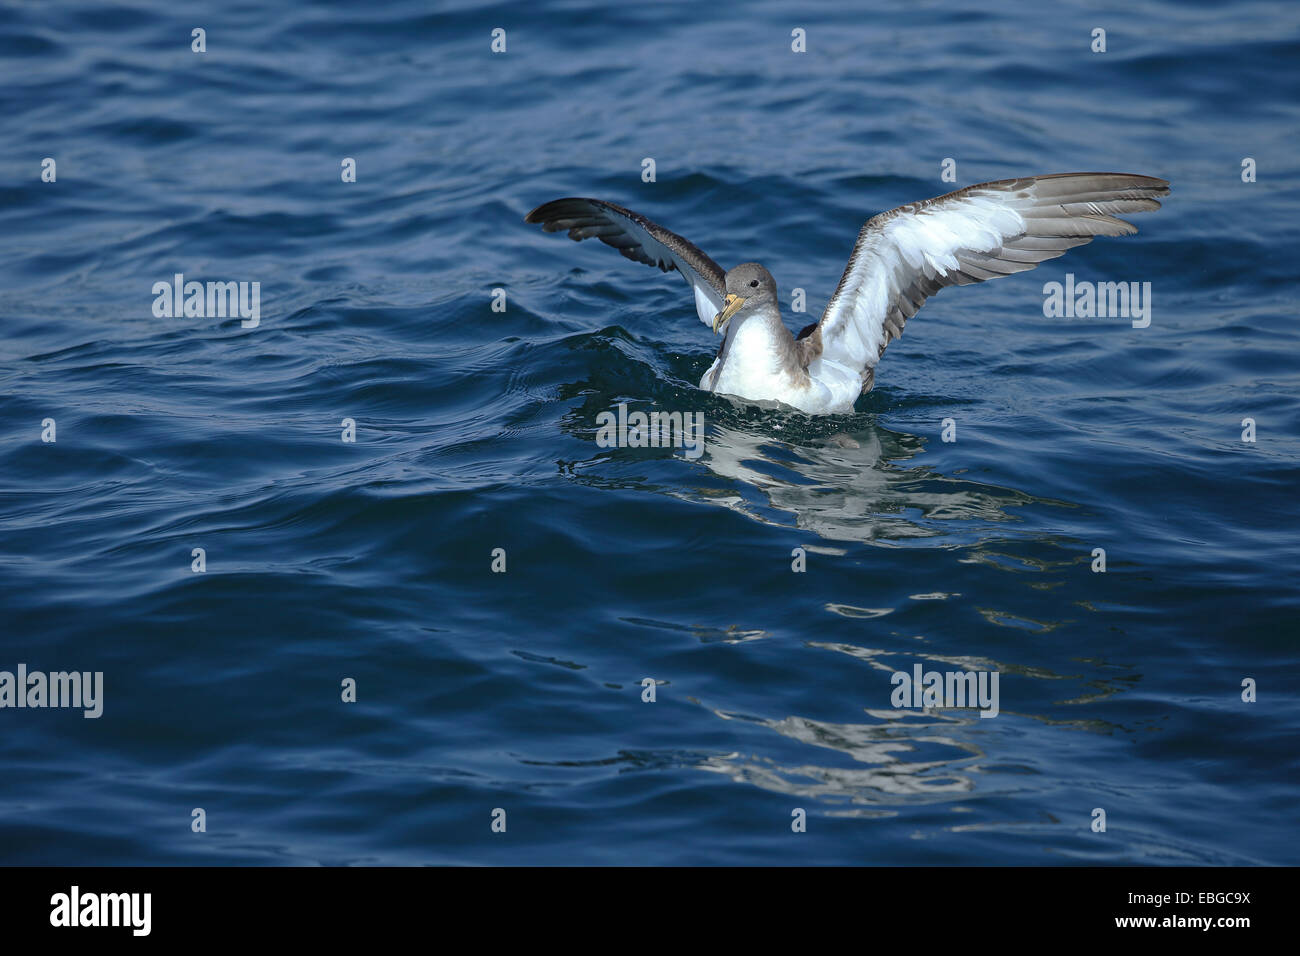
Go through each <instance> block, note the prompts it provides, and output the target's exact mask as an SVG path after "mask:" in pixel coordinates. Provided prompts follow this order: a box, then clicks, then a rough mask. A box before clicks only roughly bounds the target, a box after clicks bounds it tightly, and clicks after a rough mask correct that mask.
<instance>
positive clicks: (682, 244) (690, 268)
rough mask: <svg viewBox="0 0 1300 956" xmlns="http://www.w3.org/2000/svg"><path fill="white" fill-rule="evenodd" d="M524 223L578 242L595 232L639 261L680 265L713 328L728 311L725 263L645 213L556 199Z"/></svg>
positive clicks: (666, 267)
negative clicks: (717, 318)
mask: <svg viewBox="0 0 1300 956" xmlns="http://www.w3.org/2000/svg"><path fill="white" fill-rule="evenodd" d="M524 222H540V223H541V224H542V229H543V230H545V231H546V232H559V231H560V230H561V229H567V230H568V231H569V238H570V239H573V240H574V241H575V242H580V241H581V240H583V239H590V238H591V237H592V236H595V237H596V238H597V239H599V240H600V241H601V242H603V243H605V245H607V246H613V247H614V248H615V249H617V250H618V251H619V252H621V253H623V255H625V256H627V258H629V259H632V260H634V261H636V262H644V263H645V264H646V265H650V266H658V267H659V268H660V269H662V270H663V271H664V272H670V271H672V270H673V269H676V270H677V271H678V272H680V273H681V274H682V277H683V278H685V279H686V281H687V282H688V283H689V284H690V286H691V288H692V289H693V290H694V292H695V311H696V312H697V313H698V314H699V316H700V321H701V322H703V323H704V324H705V325H707V326H709V327H710V328H712V327H713V317H714V316H715V315H717V314H718V312H720V311H722V300H723V299H725V298H726V295H727V293H726V280H725V278H724V275H725V273H724V272H723V270H722V267H721V266H719V265H718V264H717V263H716V262H714V261H713V260H712V259H710V258H709V257H708V256H707V255H705V254H704V253H703V252H702V251H701V250H700V249H699V248H698V247H697V246H696V245H695V244H694V243H692V242H690V241H689V240H687V239H683V238H682V237H681V236H679V235H677V233H675V232H670V231H668V230H667V229H665V228H664V227H663V226H661V225H659V224H658V223H655V222H651V221H650V220H649V219H647V218H646V217H645V216H643V215H641V214H640V213H636V212H633V211H632V210H631V209H624V208H623V207H622V206H616V205H614V204H613V203H612V202H604V201H603V200H600V199H576V198H574V199H555V200H552V201H551V202H548V203H546V204H544V205H541V206H538V207H537V208H536V209H534V210H533V211H532V212H530V213H529V214H528V215H527V216H525V217H524Z"/></svg>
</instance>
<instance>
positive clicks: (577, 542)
mask: <svg viewBox="0 0 1300 956" xmlns="http://www.w3.org/2000/svg"><path fill="white" fill-rule="evenodd" d="M0 14H2V15H0V76H2V78H3V82H2V83H0V107H2V108H3V116H4V119H3V122H2V126H3V131H4V136H3V143H4V149H3V150H2V151H0V225H2V227H3V228H0V329H2V332H0V439H2V441H0V670H6V671H11V672H12V671H14V670H15V668H16V667H17V666H18V665H19V664H23V665H25V666H26V668H27V669H28V670H29V671H42V672H54V671H66V670H76V671H87V672H92V673H93V672H102V674H103V693H102V715H101V716H100V717H98V718H95V719H86V718H84V717H83V716H82V713H81V712H80V711H78V710H75V709H54V708H47V709H21V710H20V709H15V708H2V709H0V862H2V863H7V864H24V863H25V864H32V863H36V864H41V863H60V864H74V863H75V864H82V863H85V864H252V865H279V864H294V865H316V864H325V865H334V864H445V863H455V864H504V863H519V864H574V863H577V864H948V863H962V864H1046V865H1052V864H1064V865H1069V864H1098V863H1104V864H1295V863H1297V862H1300V847H1298V846H1297V843H1296V841H1295V839H1294V833H1295V826H1294V825H1295V807H1296V804H1297V799H1298V798H1300V773H1298V772H1297V770H1298V767H1297V746H1296V741H1297V739H1298V736H1300V703H1298V701H1300V697H1298V692H1300V673H1298V671H1297V667H1296V660H1297V639H1298V638H1300V599H1298V598H1297V567H1298V566H1300V541H1298V537H1300V536H1298V533H1297V532H1298V530H1300V529H1298V523H1297V499H1296V486H1297V482H1298V480H1300V467H1298V464H1297V463H1298V461H1300V363H1298V362H1297V355H1300V326H1298V325H1297V305H1296V301H1297V300H1296V295H1297V281H1296V269H1295V257H1294V254H1295V250H1296V248H1297V246H1298V241H1300V228H1298V227H1297V218H1298V214H1300V192H1298V190H1297V185H1296V184H1297V175H1300V164H1298V162H1297V152H1296V142H1297V139H1296V133H1297V130H1298V127H1300V122H1298V121H1300V78H1298V77H1297V70H1296V64H1297V63H1298V62H1300V38H1298V35H1297V26H1298V25H1300V8H1297V7H1296V5H1294V4H1289V3H1262V2H1255V3H1252V2H1246V3H1240V4H1234V5H1233V6H1232V7H1231V8H1230V9H1229V8H1221V7H1219V6H1218V5H1212V4H1187V3H1174V2H1150V0H1137V2H1133V3H1129V4H1126V5H1125V7H1124V8H1123V10H1122V11H1121V10H1119V9H1118V8H1117V9H1115V10H1098V9H1095V8H1093V7H1092V6H1091V5H1088V4H1084V3H1078V2H1067V3H1063V4H1053V5H1049V6H1043V5H1041V4H1037V3H1025V4H997V5H995V6H994V7H991V8H972V7H970V6H969V5H956V4H947V3H917V4H899V5H895V4H888V5H886V4H879V5H868V6H862V7H860V8H857V9H855V8H853V7H852V6H851V5H848V4H838V3H837V4H826V5H823V6H820V7H805V6H803V5H800V6H798V7H794V6H792V5H785V4H777V3H759V4H754V5H747V6H745V7H744V8H743V9H742V8H738V7H731V6H729V5H715V6H702V5H700V4H684V3H664V4H591V3H578V2H569V3H554V4H531V3H498V4H491V5H475V4H471V3H427V2H405V3H391V4H372V5H357V4H342V3H340V4H321V3H299V4H294V3H282V4H269V5H267V4H261V3H239V2H236V3H222V4H204V5H199V6H195V7H189V8H185V9H181V8H179V7H178V6H177V5H175V4H170V3H162V2H153V0H149V2H144V0H138V2H131V3H122V4H118V3H89V2H87V3H42V4H26V3H12V2H10V3H4V4H0ZM195 28H202V29H203V30H204V31H205V42H206V52H203V53H197V52H194V51H193V50H192V47H191V44H192V34H191V31H192V30H193V29H195ZM497 28H501V29H503V30H504V31H505V44H506V47H505V51H504V52H501V53H494V52H493V50H492V43H493V31H494V30H495V29H497ZM1098 28H1100V29H1103V30H1105V31H1106V50H1105V52H1104V53H1103V52H1093V50H1092V49H1091V47H1092V46H1093V44H1094V39H1093V31H1094V30H1095V29H1098ZM796 29H802V30H804V31H805V34H804V35H805V37H806V52H803V53H795V52H793V51H792V49H791V45H792V43H793V42H794V40H793V39H792V31H794V30H796ZM46 158H50V159H53V160H55V164H56V165H55V177H56V178H55V181H54V182H44V181H42V161H43V160H44V159H46ZM345 158H351V159H353V160H355V167H356V181H355V182H344V181H343V176H342V174H341V169H342V164H343V161H344V159H345ZM647 158H649V159H653V160H654V166H655V176H654V181H653V182H647V181H644V179H643V161H644V160H646V159H647ZM1248 158H1249V159H1250V160H1253V166H1254V169H1255V177H1254V181H1252V182H1246V181H1243V175H1242V174H1243V161H1245V160H1246V159H1248ZM946 159H951V160H953V162H954V164H955V167H954V168H955V173H956V181H955V183H950V182H945V181H944V180H943V178H942V176H941V173H942V170H943V167H944V161H945V160H946ZM1248 165H1249V164H1248ZM1077 170H1116V171H1126V172H1137V173H1144V174H1148V175H1153V176H1160V177H1163V178H1165V179H1168V180H1169V181H1170V183H1171V185H1172V194H1171V196H1170V197H1169V198H1168V199H1167V200H1166V201H1165V205H1164V208H1163V209H1161V210H1160V211H1158V212H1155V213H1147V214H1143V215H1140V216H1137V217H1134V222H1135V224H1136V225H1138V227H1139V228H1140V230H1141V231H1140V233H1139V235H1137V236H1134V237H1130V238H1125V239H1101V240H1098V241H1096V242H1094V243H1092V244H1090V245H1088V246H1085V247H1082V248H1079V249H1075V250H1073V251H1072V252H1070V253H1069V254H1068V255H1067V256H1065V257H1064V258H1061V259H1057V260H1054V261H1051V262H1048V263H1045V264H1044V265H1043V266H1042V267H1040V268H1039V269H1038V270H1036V271H1034V272H1031V273H1027V274H1024V275H1019V276H1014V277H1011V278H1009V279H1007V280H1005V281H998V282H991V283H984V284H982V285H978V286H972V287H969V288H963V289H949V290H945V291H943V292H942V293H940V294H939V295H937V296H936V297H934V298H932V299H931V300H930V302H929V303H928V304H927V305H926V306H925V308H924V309H923V310H922V312H921V313H920V314H919V315H917V316H916V317H915V318H913V319H912V320H911V321H910V322H909V323H908V325H907V329H906V332H905V334H904V336H903V337H902V338H901V339H900V340H899V341H897V342H895V343H894V344H893V345H892V346H891V347H890V349H889V351H888V352H887V354H886V355H885V358H884V361H883V362H882V364H881V366H880V369H879V371H878V374H877V377H876V383H877V384H876V388H875V390H874V391H873V392H871V393H870V394H868V395H867V396H864V397H863V398H862V399H860V400H859V402H858V405H857V408H856V411H855V414H853V415H851V416H841V417H837V418H833V419H823V420H810V419H807V418H804V417H802V416H798V415H793V414H787V413H782V412H780V411H774V410H765V409H758V408H753V407H745V406H740V405H736V404H733V403H732V402H730V401H729V400H727V399H724V398H719V397H717V396H713V395H708V394H704V393H701V392H700V391H698V390H697V389H696V388H695V383H696V382H698V380H699V377H700V375H701V374H702V373H703V371H704V370H705V369H706V368H707V367H708V365H709V364H710V362H711V360H712V357H713V354H714V352H715V350H716V340H715V339H713V338H712V337H711V336H710V335H709V333H708V331H707V330H705V329H704V328H703V327H702V326H701V325H700V323H699V321H698V320H697V319H696V318H695V316H694V312H693V309H692V307H691V303H690V301H689V298H688V295H687V290H686V287H685V285H684V284H683V283H681V282H680V280H679V279H678V278H677V277H676V276H675V275H668V276H664V275H660V274H659V273H657V272H656V271H655V270H652V269H648V268H645V267H644V266H641V265H638V264H636V263H632V262H629V261H627V260H625V259H623V258H621V257H620V256H618V255H616V254H615V253H614V251H613V250H610V249H608V248H605V247H603V246H601V245H599V244H598V243H596V242H587V243H583V244H581V245H578V244H574V243H571V242H569V241H568V240H567V239H565V238H564V237H563V236H548V235H544V234H543V233H542V232H541V231H540V230H539V229H537V227H535V226H528V225H525V224H524V223H523V221H522V220H523V216H524V215H525V213H526V212H527V211H528V210H529V209H531V208H533V207H534V206H536V205H538V204H540V203H542V202H544V201H547V200H549V199H553V198H556V197H559V196H568V195H586V196H595V197H600V198H604V199H608V200H611V201H613V202H617V203H620V204H623V205H627V206H630V207H631V208H633V209H636V210H638V211H640V212H642V213H644V214H645V215H647V216H649V217H651V218H652V219H655V220H656V221H658V222H660V223H663V224H664V225H665V226H667V227H668V228H670V229H674V230H676V231H678V232H680V233H682V234H683V235H685V236H687V237H688V238H690V239H692V240H693V241H694V242H696V243H697V244H698V245H700V246H701V247H702V248H703V249H704V250H705V251H707V252H708V253H709V254H710V255H711V256H713V258H715V259H717V260H718V261H719V262H720V263H722V264H723V265H724V266H731V265H735V264H737V263H739V262H741V261H745V260H749V259H758V260H760V261H762V262H764V263H765V264H766V265H767V267H768V268H769V269H770V270H771V271H772V273H773V274H774V276H775V277H776V280H777V283H778V286H779V288H780V290H781V297H782V302H783V306H784V308H785V311H786V318H787V322H788V323H789V325H790V326H791V328H792V329H798V328H799V327H801V326H803V325H804V324H805V323H807V322H809V321H813V320H814V319H815V318H816V317H817V315H818V314H819V313H820V310H821V308H822V307H823V306H824V304H825V302H826V300H827V298H828V297H829V295H830V293H831V291H832V290H833V289H834V287H835V283H836V281H837V280H838V277H839V274H840V272H841V270H842V268H843V266H844V263H845V260H846V258H847V256H848V253H849V250H850V248H851V246H852V242H853V239H854V237H855V235H856V232H857V230H858V228H859V227H860V226H861V224H862V222H863V221H864V220H865V219H866V218H868V217H869V216H871V215H873V214H875V213H876V212H879V211H882V210H885V209H888V208H891V207H893V206H895V205H898V204H901V203H904V202H909V201H914V200H918V199H923V198H927V197H930V196H935V195H938V194H940V193H943V192H947V191H949V190H951V189H953V188H957V187H959V186H962V185H966V184H970V183H974V182H981V181H985V180H991V179H1000V178H1006V177H1011V176H1021V175H1032V174H1036V173H1051V172H1066V171H1077ZM1247 178H1249V177H1247ZM177 273H181V274H183V275H184V276H185V277H186V279H187V280H199V281H236V282H258V283H260V285H259V289H260V315H259V319H260V321H259V322H258V324H257V325H256V326H255V327H245V323H243V322H241V320H240V319H239V318H231V317H226V318H220V317H199V316H189V317H186V316H180V317H176V316H172V317H159V316H157V315H155V314H154V302H155V295H154V293H153V291H152V289H153V287H154V285H155V283H159V282H169V281H171V280H172V277H173V276H174V275H175V274H177ZM1067 274H1070V275H1073V276H1074V277H1075V280H1076V281H1093V282H1101V281H1108V280H1116V281H1125V282H1138V283H1150V304H1151V322H1150V325H1149V326H1148V327H1146V328H1135V327H1134V326H1133V323H1132V322H1131V321H1130V320H1129V319H1128V318H1125V317H1106V318H1048V317H1046V316H1045V315H1044V311H1043V302H1044V292H1043V286H1044V283H1047V282H1053V281H1058V282H1064V281H1065V280H1066V275H1067ZM795 288H799V289H803V290H805V295H806V308H807V314H804V315H801V314H798V313H793V312H791V311H790V304H791V296H792V290H794V289H795ZM495 289H503V290H504V296H505V299H504V301H505V310H504V311H494V309H493V307H492V305H493V301H494V297H495V298H499V296H494V291H493V290H495ZM624 403H625V404H626V406H627V407H628V409H629V410H634V411H635V410H642V411H651V410H664V411H681V412H699V413H702V414H703V416H704V420H705V422H706V445H705V448H704V453H703V454H702V455H701V456H700V457H698V458H691V457H689V456H688V455H687V454H685V452H684V450H682V449H672V448H666V449H660V448H646V449H641V448H629V447H613V448H608V447H602V446H601V445H600V444H599V443H598V442H597V440H596V439H597V434H598V425H599V421H600V416H601V413H602V412H606V411H611V410H616V409H617V408H618V406H619V405H620V404H624ZM47 419H52V420H53V422H54V426H53V427H54V435H53V437H54V438H55V440H54V441H53V442H50V441H45V440H43V435H45V434H46V433H47V432H48V430H49V426H47V425H45V424H43V423H45V422H46V420H47ZM344 419H351V420H352V421H353V422H354V423H355V439H356V440H355V441H354V442H346V441H343V440H342V435H343V430H344V426H343V421H344ZM946 419H951V426H952V428H953V429H955V432H954V437H955V439H956V440H955V441H945V440H944V439H943V432H944V422H945V420H946ZM1244 419H1251V420H1252V421H1253V422H1254V429H1255V433H1254V439H1255V440H1254V441H1253V442H1252V441H1243V432H1244V430H1245V429H1246V428H1247V427H1248V426H1243V420H1244ZM845 436H847V437H845ZM1098 548H1100V549H1104V552H1105V558H1106V569H1105V572H1104V573H1100V572H1098V571H1094V564H1095V558H1094V552H1095V549H1098ZM195 549H203V556H204V562H205V565H204V567H205V570H203V571H201V572H198V571H195V570H194V569H193V566H194V562H195V560H196V559H195V557H194V552H195ZM495 549H503V551H504V555H505V562H506V563H505V568H506V569H505V571H504V573H496V572H494V571H493V570H492V565H493V560H494V559H493V553H494V551H495ZM796 549H802V552H801V553H802V555H803V561H804V562H805V570H803V571H802V572H796V571H794V570H793V569H792V565H793V564H794V563H795V562H796V561H797V560H798V559H797V558H796V557H795V556H793V555H794V553H795V551H796ZM918 665H920V666H921V668H922V670H923V672H924V671H938V672H949V671H971V670H974V671H983V672H986V673H987V672H996V673H997V674H998V677H999V685H998V686H999V713H998V715H997V716H996V717H995V718H993V719H984V718H982V717H980V716H979V712H978V711H977V710H973V709H969V708H966V709H960V708H946V707H939V708H928V709H917V708H895V707H894V706H892V703H891V694H892V692H893V691H894V685H893V684H892V682H891V681H892V675H893V674H895V673H896V672H905V673H909V674H910V673H912V672H913V669H914V668H915V667H916V666H918ZM646 678H650V679H652V680H653V681H654V682H655V699H654V701H653V702H649V701H645V700H643V694H645V693H646V692H645V690H644V688H643V683H642V682H643V681H644V680H645V679H646ZM349 679H350V680H351V681H354V682H355V688H356V700H355V702H345V701H344V700H343V699H342V698H343V694H344V691H343V689H342V688H343V684H344V682H345V681H347V680H349ZM1243 681H1248V682H1253V686H1254V696H1255V699H1254V700H1253V701H1244V700H1243V699H1242V697H1243ZM1248 696H1249V695H1248ZM196 809H201V810H202V811H203V814H202V819H203V821H204V827H205V828H204V829H203V830H202V831H201V832H196V831H195V822H194V821H195V820H196V817H195V815H194V811H195V810H196ZM1098 809H1100V810H1104V812H1105V821H1106V828H1105V831H1104V832H1097V831H1095V830H1094V828H1093V826H1094V820H1095V819H1098V817H1097V815H1096V813H1095V811H1096V810H1098ZM495 811H504V820H505V832H494V830H493V826H492V824H493V821H494V819H501V818H502V814H501V813H497V812H495ZM800 811H802V812H800ZM800 820H802V821H803V824H804V832H796V824H797V823H798V822H799V821H800Z"/></svg>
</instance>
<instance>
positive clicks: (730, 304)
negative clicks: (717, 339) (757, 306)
mask: <svg viewBox="0 0 1300 956" xmlns="http://www.w3.org/2000/svg"><path fill="white" fill-rule="evenodd" d="M744 304H745V300H744V299H742V298H741V297H740V296H738V295H736V294H735V293H734V292H733V293H732V294H731V295H729V296H727V297H726V298H725V299H724V300H723V306H722V311H721V312H719V313H718V314H717V315H715V316H714V317H713V333H714V334H715V335H716V334H717V332H718V330H719V329H721V328H722V327H723V326H724V325H726V324H727V321H728V320H729V319H730V318H731V317H732V316H733V315H735V314H736V313H737V312H739V311H740V307H741V306H742V305H744Z"/></svg>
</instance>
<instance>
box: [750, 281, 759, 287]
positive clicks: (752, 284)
mask: <svg viewBox="0 0 1300 956" xmlns="http://www.w3.org/2000/svg"><path fill="white" fill-rule="evenodd" d="M749 287H750V288H751V289H757V288H758V280H757V279H755V280H754V281H753V282H751V283H750V284H749Z"/></svg>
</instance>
